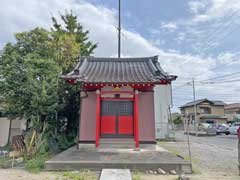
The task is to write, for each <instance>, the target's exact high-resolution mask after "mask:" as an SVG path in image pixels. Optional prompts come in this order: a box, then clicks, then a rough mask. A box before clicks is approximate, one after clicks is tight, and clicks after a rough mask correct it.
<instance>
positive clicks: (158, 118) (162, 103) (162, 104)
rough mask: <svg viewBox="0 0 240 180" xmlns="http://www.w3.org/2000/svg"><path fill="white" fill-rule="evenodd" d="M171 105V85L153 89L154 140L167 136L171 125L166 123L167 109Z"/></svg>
mask: <svg viewBox="0 0 240 180" xmlns="http://www.w3.org/2000/svg"><path fill="white" fill-rule="evenodd" d="M171 104H172V95H171V85H157V86H156V87H155V88H154V113H155V134H156V139H166V138H168V136H169V130H170V126H171V124H170V123H169V122H168V119H169V117H168V116H169V113H168V108H169V106H171Z"/></svg>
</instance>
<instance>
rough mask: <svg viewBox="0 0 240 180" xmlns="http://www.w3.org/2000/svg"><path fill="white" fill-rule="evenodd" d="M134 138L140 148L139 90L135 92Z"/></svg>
mask: <svg viewBox="0 0 240 180" xmlns="http://www.w3.org/2000/svg"><path fill="white" fill-rule="evenodd" d="M134 140H135V146H136V148H139V130H138V90H135V93H134Z"/></svg>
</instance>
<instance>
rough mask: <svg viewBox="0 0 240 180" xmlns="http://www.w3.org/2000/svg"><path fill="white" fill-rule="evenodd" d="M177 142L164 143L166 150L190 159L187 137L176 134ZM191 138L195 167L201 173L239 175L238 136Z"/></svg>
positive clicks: (181, 133) (179, 133) (180, 133)
mask: <svg viewBox="0 0 240 180" xmlns="http://www.w3.org/2000/svg"><path fill="white" fill-rule="evenodd" d="M175 136H176V142H169V143H162V146H163V147H165V148H166V149H168V150H170V151H173V152H175V153H178V154H180V155H182V156H184V157H185V158H186V157H188V155H189V153H188V145H187V136H186V135H184V134H183V132H176V134H175ZM189 137H190V147H191V152H192V159H193V167H195V171H199V172H201V173H204V172H205V173H221V174H226V175H236V174H238V168H237V167H238V149H237V143H238V139H237V136H236V135H219V136H214V137H195V136H189Z"/></svg>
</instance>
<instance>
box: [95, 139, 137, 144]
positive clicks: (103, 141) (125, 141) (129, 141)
mask: <svg viewBox="0 0 240 180" xmlns="http://www.w3.org/2000/svg"><path fill="white" fill-rule="evenodd" d="M134 143H135V142H134V140H133V139H100V144H134Z"/></svg>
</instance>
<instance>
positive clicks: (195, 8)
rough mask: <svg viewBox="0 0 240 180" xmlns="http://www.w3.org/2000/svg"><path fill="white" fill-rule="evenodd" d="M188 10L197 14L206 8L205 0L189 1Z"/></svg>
mask: <svg viewBox="0 0 240 180" xmlns="http://www.w3.org/2000/svg"><path fill="white" fill-rule="evenodd" d="M188 5H189V8H190V11H191V12H192V13H194V14H198V13H200V12H201V11H203V10H205V8H206V5H207V4H206V1H196V0H195V1H190V2H189V3H188Z"/></svg>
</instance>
